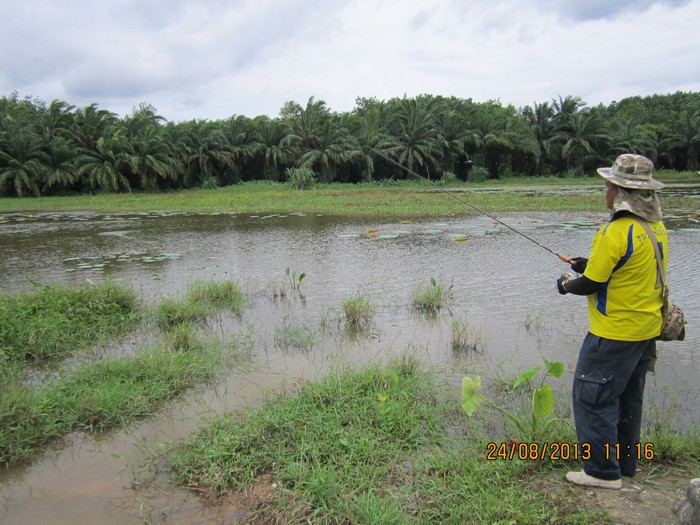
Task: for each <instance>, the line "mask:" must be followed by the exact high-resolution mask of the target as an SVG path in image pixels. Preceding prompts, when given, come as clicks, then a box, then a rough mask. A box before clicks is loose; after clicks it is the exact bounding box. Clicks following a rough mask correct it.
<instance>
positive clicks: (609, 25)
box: [0, 0, 700, 122]
mask: <svg viewBox="0 0 700 525" xmlns="http://www.w3.org/2000/svg"><path fill="white" fill-rule="evenodd" d="M0 8H1V10H0V12H1V13H2V18H3V21H2V23H1V24H0V96H8V95H10V94H12V93H13V92H15V91H16V92H17V93H18V94H19V95H20V97H24V96H34V97H37V98H39V99H42V100H45V101H47V102H50V101H52V100H54V99H59V100H63V101H65V102H68V103H70V104H73V105H76V106H79V107H82V106H86V105H88V104H91V103H97V104H98V106H99V107H100V108H101V109H108V110H110V111H114V112H115V113H117V114H119V115H120V116H124V115H125V114H128V113H130V112H131V111H132V110H133V108H134V107H136V106H137V105H138V104H140V103H147V104H151V105H153V106H154V107H155V108H156V110H157V111H158V113H159V114H160V115H162V116H163V117H165V118H166V119H167V120H171V121H175V122H177V121H182V120H188V119H209V120H212V119H219V118H227V117H229V116H232V115H245V116H248V117H254V116H256V115H268V116H270V117H275V116H278V115H279V111H280V109H281V108H282V106H283V105H284V103H285V102H286V101H295V102H298V103H300V104H302V105H305V104H306V102H307V100H308V99H309V97H312V96H313V97H315V99H316V100H323V101H325V102H326V104H327V105H328V107H329V108H330V109H331V110H332V111H338V112H344V111H351V110H352V109H353V107H354V106H355V99H356V98H357V97H375V98H377V99H379V100H388V99H390V98H392V97H403V96H404V95H406V96H408V97H414V96H417V95H420V94H432V95H444V96H456V97H459V98H471V99H472V100H474V101H475V102H484V101H487V100H500V101H501V103H503V104H504V105H505V104H513V105H515V106H516V107H521V106H526V105H532V104H533V103H534V102H537V103H541V102H547V101H551V100H552V99H557V98H558V97H559V96H562V97H565V96H567V95H572V96H578V97H581V98H582V99H583V100H584V101H585V102H586V103H588V105H589V106H594V105H597V104H598V103H601V102H602V103H605V104H609V103H610V102H612V101H613V100H621V99H623V98H625V97H629V96H635V95H642V96H644V95H651V94H655V93H661V94H664V93H674V92H676V91H696V92H697V91H700V0H406V1H400V0H345V1H342V0H287V1H284V0H201V1H198V2H196V1H189V2H188V1H184V0H0Z"/></svg>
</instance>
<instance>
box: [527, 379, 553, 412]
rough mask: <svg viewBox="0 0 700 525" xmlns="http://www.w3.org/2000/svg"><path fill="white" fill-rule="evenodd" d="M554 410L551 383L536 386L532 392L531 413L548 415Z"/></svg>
mask: <svg viewBox="0 0 700 525" xmlns="http://www.w3.org/2000/svg"><path fill="white" fill-rule="evenodd" d="M552 410H554V394H553V393H552V385H544V386H543V387H542V388H536V389H535V391H534V392H533V393H532V415H533V416H535V417H544V416H548V415H549V414H551V413H552Z"/></svg>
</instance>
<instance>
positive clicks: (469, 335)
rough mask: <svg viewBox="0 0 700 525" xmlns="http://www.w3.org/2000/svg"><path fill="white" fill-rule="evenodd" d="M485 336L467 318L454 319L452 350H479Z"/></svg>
mask: <svg viewBox="0 0 700 525" xmlns="http://www.w3.org/2000/svg"><path fill="white" fill-rule="evenodd" d="M482 340H483V337H482V334H481V331H480V330H478V329H477V328H474V327H473V326H471V325H470V324H469V322H468V321H467V320H466V319H453V320H452V351H453V352H455V353H468V352H478V351H479V349H480V347H481V345H482V342H483V341H482Z"/></svg>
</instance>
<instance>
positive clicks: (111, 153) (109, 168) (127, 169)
mask: <svg viewBox="0 0 700 525" xmlns="http://www.w3.org/2000/svg"><path fill="white" fill-rule="evenodd" d="M132 158H133V148H132V146H131V143H130V142H129V141H128V140H127V138H126V135H125V131H124V130H123V129H120V130H117V131H116V132H115V133H114V134H112V135H111V136H109V135H108V136H105V137H100V138H99V139H98V140H97V144H96V145H95V151H91V152H86V153H85V154H84V155H82V156H81V157H79V159H78V160H77V163H78V175H79V177H80V179H81V182H82V184H83V185H84V186H85V187H86V188H87V189H89V190H90V191H91V192H94V191H107V192H118V191H120V190H125V191H131V185H130V184H129V180H128V179H127V177H126V175H127V174H129V173H134V172H135V171H136V169H135V166H134V165H133V163H132Z"/></svg>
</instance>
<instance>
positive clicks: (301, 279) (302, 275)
mask: <svg viewBox="0 0 700 525" xmlns="http://www.w3.org/2000/svg"><path fill="white" fill-rule="evenodd" d="M304 277H306V274H305V273H302V274H301V275H300V276H299V284H301V281H303V280H304Z"/></svg>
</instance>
